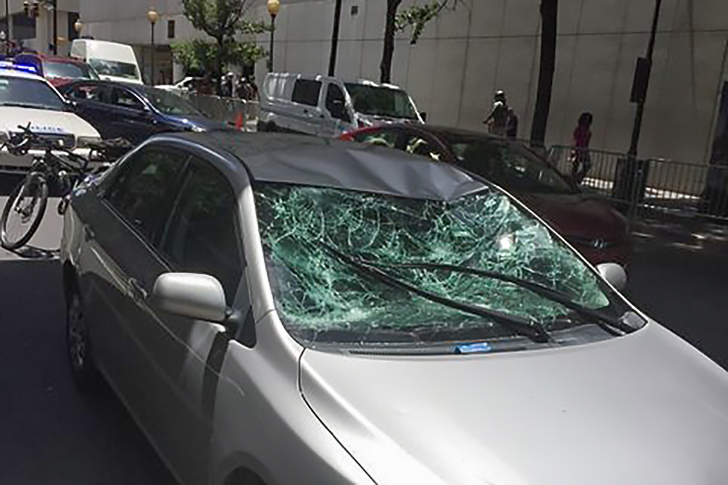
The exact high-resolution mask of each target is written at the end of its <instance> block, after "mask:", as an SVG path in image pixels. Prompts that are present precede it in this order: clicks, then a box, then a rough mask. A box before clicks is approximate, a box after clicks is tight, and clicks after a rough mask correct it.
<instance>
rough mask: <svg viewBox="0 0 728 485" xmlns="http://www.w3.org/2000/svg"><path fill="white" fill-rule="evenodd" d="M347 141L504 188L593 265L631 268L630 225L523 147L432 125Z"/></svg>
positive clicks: (386, 129)
mask: <svg viewBox="0 0 728 485" xmlns="http://www.w3.org/2000/svg"><path fill="white" fill-rule="evenodd" d="M341 139H342V140H349V141H357V142H361V143H370V144H376V145H383V146H387V147H390V148H396V149H399V150H405V151H407V152H410V153H413V154H416V155H423V156H426V157H430V158H434V159H435V160H439V161H441V162H446V163H453V164H455V165H458V166H461V167H463V168H465V169H467V170H469V171H470V172H473V173H475V174H478V175H480V176H482V177H484V178H485V179H487V180H489V181H491V182H493V183H495V184H497V185H499V186H500V187H502V188H503V189H505V190H507V191H508V192H509V193H511V194H512V195H513V196H514V197H516V198H517V199H519V200H520V201H521V202H523V203H524V204H525V205H526V206H527V207H528V208H530V209H531V210H532V211H533V212H535V213H536V214H538V215H539V216H540V217H542V218H543V219H544V220H546V221H547V222H548V223H549V224H550V225H551V226H552V227H553V228H554V229H555V230H556V231H558V232H559V234H561V235H562V236H563V237H564V238H565V239H566V240H567V241H569V242H570V243H571V244H572V245H573V246H574V247H575V248H576V249H577V250H578V251H579V252H581V253H582V254H583V255H584V256H585V257H586V258H587V259H588V260H589V261H590V262H591V263H593V264H595V265H596V264H599V263H606V262H614V263H619V264H621V265H622V266H624V267H625V268H626V267H628V266H629V261H630V256H631V243H630V235H629V224H628V222H627V220H626V219H625V218H624V217H623V216H622V215H621V214H620V213H619V212H617V211H616V210H614V209H613V208H612V207H611V206H610V205H609V204H607V203H606V202H604V201H602V200H600V199H597V198H595V197H594V196H589V195H586V194H583V193H581V192H580V191H579V190H578V189H577V188H576V187H575V186H574V184H573V183H571V181H570V180H569V179H567V178H566V177H564V176H563V175H561V173H559V172H558V171H557V170H556V169H555V168H554V167H553V166H552V165H551V164H549V163H548V162H547V161H546V160H545V159H543V158H542V157H540V156H539V155H537V154H536V153H534V152H533V151H532V150H530V149H529V148H528V147H527V146H525V145H523V144H522V143H520V142H516V141H509V140H505V139H502V138H495V137H492V136H490V135H487V134H484V133H478V132H474V131H465V130H459V129H454V128H443V127H437V126H430V125H405V124H390V125H383V126H377V127H371V128H363V129H361V130H357V131H352V132H348V133H344V134H343V135H341Z"/></svg>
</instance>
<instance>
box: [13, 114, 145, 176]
mask: <svg viewBox="0 0 728 485" xmlns="http://www.w3.org/2000/svg"><path fill="white" fill-rule="evenodd" d="M18 128H20V129H21V130H22V133H19V134H15V135H11V136H10V137H9V138H8V140H7V141H6V142H5V143H4V144H3V145H2V146H0V149H2V148H6V147H7V150H8V152H9V153H10V154H12V155H17V156H23V155H26V154H27V153H28V151H29V150H30V149H31V147H32V146H33V145H35V146H36V147H37V148H40V149H42V150H44V151H45V157H48V158H52V159H53V160H55V161H56V162H58V163H60V164H61V165H64V166H66V168H71V169H73V170H79V171H86V169H87V167H88V164H89V162H90V159H91V158H92V157H91V156H89V157H88V158H87V157H84V156H82V155H79V154H77V153H74V152H73V149H72V148H68V147H64V146H62V145H60V144H56V143H53V142H52V141H50V140H44V139H43V138H42V137H40V136H39V135H38V134H37V133H35V132H34V131H33V130H31V129H30V123H28V125H27V126H23V125H18ZM132 146H133V145H132V144H131V143H129V142H128V141H127V140H125V139H123V138H119V139H115V140H102V141H100V142H98V143H94V144H90V145H89V148H90V149H91V154H93V153H98V154H100V155H101V159H100V160H99V161H101V162H108V161H109V160H108V158H118V157H113V155H112V156H109V153H108V152H113V151H115V150H116V151H119V150H124V149H129V148H131V147H132ZM54 151H56V152H62V153H64V154H65V155H66V156H68V158H69V159H70V160H71V161H73V162H76V163H78V164H80V167H76V166H72V165H69V164H68V163H67V162H66V161H65V160H63V159H61V158H60V157H59V156H58V155H56V154H54V153H53V152H54Z"/></svg>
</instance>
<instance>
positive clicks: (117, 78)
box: [99, 74, 144, 86]
mask: <svg viewBox="0 0 728 485" xmlns="http://www.w3.org/2000/svg"><path fill="white" fill-rule="evenodd" d="M99 78H101V79H102V80H103V81H112V82H115V83H127V84H139V85H141V86H143V85H144V83H143V82H142V80H141V79H133V78H130V77H122V76H109V75H108V74H99Z"/></svg>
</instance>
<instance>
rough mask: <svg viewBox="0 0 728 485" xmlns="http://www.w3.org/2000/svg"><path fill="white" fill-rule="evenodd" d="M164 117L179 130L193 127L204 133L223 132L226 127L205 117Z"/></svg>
mask: <svg viewBox="0 0 728 485" xmlns="http://www.w3.org/2000/svg"><path fill="white" fill-rule="evenodd" d="M164 117H165V118H166V119H167V120H168V121H169V122H170V123H173V124H177V125H179V126H180V127H181V128H191V127H193V126H195V127H198V128H201V129H203V130H205V131H211V130H224V129H226V128H227V125H225V124H224V123H222V122H220V121H217V120H212V119H210V118H207V117H205V116H171V115H164Z"/></svg>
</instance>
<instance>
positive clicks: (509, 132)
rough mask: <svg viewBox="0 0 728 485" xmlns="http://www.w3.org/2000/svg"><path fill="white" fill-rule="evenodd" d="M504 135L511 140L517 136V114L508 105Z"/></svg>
mask: <svg viewBox="0 0 728 485" xmlns="http://www.w3.org/2000/svg"><path fill="white" fill-rule="evenodd" d="M506 137H508V138H510V139H511V140H515V139H516V138H518V115H516V112H515V111H513V108H511V107H510V106H508V120H507V121H506Z"/></svg>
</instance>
